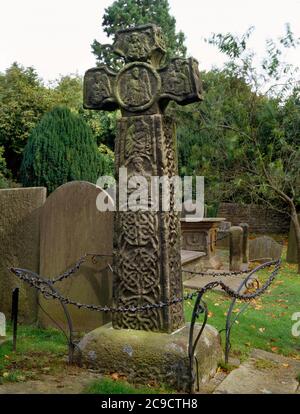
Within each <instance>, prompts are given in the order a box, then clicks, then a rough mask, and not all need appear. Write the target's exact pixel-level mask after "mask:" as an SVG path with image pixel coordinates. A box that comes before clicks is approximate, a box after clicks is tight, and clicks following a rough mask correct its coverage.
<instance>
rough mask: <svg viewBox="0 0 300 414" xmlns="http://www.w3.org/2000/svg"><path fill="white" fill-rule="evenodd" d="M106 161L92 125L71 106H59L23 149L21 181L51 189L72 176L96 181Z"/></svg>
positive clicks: (48, 114) (40, 124)
mask: <svg viewBox="0 0 300 414" xmlns="http://www.w3.org/2000/svg"><path fill="white" fill-rule="evenodd" d="M106 165H107V163H106V162H105V159H104V157H103V155H102V154H101V153H100V152H99V151H98V148H97V144H96V141H95V138H94V136H93V133H92V131H91V129H90V127H89V126H88V125H87V124H86V123H85V121H84V120H83V119H82V118H81V117H80V116H79V115H78V114H75V113H72V112H71V111H70V110H69V109H68V108H65V107H56V108H54V109H53V110H52V111H50V112H48V113H47V114H45V115H44V116H43V118H42V119H41V121H40V122H39V123H38V124H37V126H36V127H35V128H34V129H33V130H32V132H31V134H30V137H29V140H28V143H27V145H26V147H25V150H24V155H23V161H22V166H21V181H22V184H23V185H24V186H45V187H47V189H48V191H49V192H52V191H53V190H55V188H57V187H59V186H60V185H62V184H64V183H66V182H68V181H73V180H84V181H89V182H92V183H96V181H97V179H98V177H99V176H100V175H105V174H106V171H105V169H106V168H107V167H106Z"/></svg>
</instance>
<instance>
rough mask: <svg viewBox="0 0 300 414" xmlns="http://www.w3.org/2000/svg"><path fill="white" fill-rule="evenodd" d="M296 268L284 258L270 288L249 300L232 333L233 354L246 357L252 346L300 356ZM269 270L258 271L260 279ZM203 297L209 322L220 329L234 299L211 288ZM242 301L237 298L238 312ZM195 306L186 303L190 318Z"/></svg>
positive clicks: (299, 280) (299, 289)
mask: <svg viewBox="0 0 300 414" xmlns="http://www.w3.org/2000/svg"><path fill="white" fill-rule="evenodd" d="M296 268H297V267H296V265H290V264H288V263H286V262H285V261H283V263H282V268H281V270H280V271H279V274H278V276H277V278H276V279H275V281H274V282H273V284H272V285H271V287H270V288H269V290H268V291H267V292H265V293H264V294H263V295H262V296H261V297H260V298H259V299H257V300H254V301H252V302H250V304H249V307H248V308H247V310H246V311H245V312H244V313H243V314H242V315H241V316H240V317H239V318H238V320H237V322H236V324H235V326H234V327H233V328H232V333H231V344H232V351H231V355H235V356H240V357H241V358H242V359H244V358H245V357H246V356H247V355H248V354H249V352H250V350H251V348H260V349H263V350H266V351H269V352H276V353H280V354H283V355H288V356H292V357H295V358H297V359H300V338H299V337H293V336H292V333H291V329H292V325H293V324H294V323H295V322H293V321H292V315H293V313H294V312H300V275H298V274H297V273H296ZM267 274H268V271H267V270H264V271H261V272H259V275H260V277H259V280H260V281H262V282H263V280H265V279H266V276H267ZM204 301H205V302H206V303H207V305H208V310H209V319H208V323H209V324H211V325H213V326H215V327H216V328H217V329H218V330H221V329H223V328H224V327H225V321H226V314H227V311H228V307H229V305H230V302H231V299H230V298H228V297H227V296H226V294H224V293H221V292H220V293H219V292H211V291H210V292H208V293H207V294H206V295H205V296H204ZM243 304H244V303H243V302H241V301H237V303H236V306H235V312H237V311H238V309H241V308H242V307H243ZM192 310H193V303H192V301H189V302H188V303H186V306H185V315H186V319H187V320H190V318H191V314H192ZM233 316H234V314H233ZM222 343H223V344H224V333H223V334H222Z"/></svg>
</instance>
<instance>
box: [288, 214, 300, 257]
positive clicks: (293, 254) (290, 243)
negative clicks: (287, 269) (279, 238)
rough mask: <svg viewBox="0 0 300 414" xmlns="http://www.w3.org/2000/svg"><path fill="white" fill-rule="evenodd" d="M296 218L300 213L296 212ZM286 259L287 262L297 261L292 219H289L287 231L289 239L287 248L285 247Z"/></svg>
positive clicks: (299, 218)
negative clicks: (288, 230) (288, 229)
mask: <svg viewBox="0 0 300 414" xmlns="http://www.w3.org/2000/svg"><path fill="white" fill-rule="evenodd" d="M298 220H300V214H298ZM286 261H287V262H288V263H298V253H297V241H296V233H295V229H294V225H293V222H292V221H291V224H290V232H289V241H288V249H287V254H286Z"/></svg>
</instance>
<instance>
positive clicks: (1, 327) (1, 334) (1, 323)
mask: <svg viewBox="0 0 300 414" xmlns="http://www.w3.org/2000/svg"><path fill="white" fill-rule="evenodd" d="M5 338H6V318H5V315H4V313H2V312H0V340H1V339H5Z"/></svg>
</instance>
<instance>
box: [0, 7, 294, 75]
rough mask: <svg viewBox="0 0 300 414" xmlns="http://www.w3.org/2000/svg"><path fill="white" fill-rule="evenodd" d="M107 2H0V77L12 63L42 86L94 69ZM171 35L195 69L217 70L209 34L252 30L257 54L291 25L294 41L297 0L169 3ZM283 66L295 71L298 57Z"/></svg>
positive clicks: (218, 61) (102, 38)
mask: <svg viewBox="0 0 300 414" xmlns="http://www.w3.org/2000/svg"><path fill="white" fill-rule="evenodd" d="M112 3H113V0H0V71H4V70H5V69H6V68H7V67H9V66H10V65H11V63H12V62H14V61H17V62H19V63H21V64H23V65H24V66H33V67H35V68H36V70H37V72H38V74H39V75H40V76H41V77H43V78H44V79H45V80H50V79H52V80H53V79H55V78H57V77H58V76H59V74H67V73H76V72H78V73H79V74H83V73H84V71H85V70H86V69H88V68H90V67H93V66H94V65H95V58H94V56H93V55H92V53H91V48H90V44H91V43H92V41H93V40H94V39H95V38H96V39H97V40H99V41H100V42H107V40H106V37H105V35H104V34H103V33H102V31H101V21H102V16H103V13H104V9H105V8H106V7H108V6H109V5H111V4H112ZM169 3H170V6H171V14H172V15H174V16H175V18H176V21H177V29H178V30H179V29H180V30H182V31H183V32H184V33H185V34H186V45H187V47H188V54H189V55H191V56H194V57H195V58H196V59H198V61H199V62H200V68H201V69H209V68H211V67H212V66H213V65H220V64H221V63H222V57H221V55H220V53H218V52H217V50H216V49H215V48H213V47H212V46H209V45H207V44H205V42H204V38H205V37H208V36H209V35H210V34H211V33H212V32H228V31H230V32H233V33H236V34H242V33H244V32H245V31H246V30H247V28H248V27H249V26H251V25H254V26H255V28H256V30H255V34H254V36H253V41H252V44H251V46H252V47H253V48H255V50H256V51H257V52H258V54H261V53H262V52H263V45H264V41H265V39H266V38H269V37H272V38H276V37H278V36H279V35H281V34H283V32H284V25H285V23H287V22H289V23H290V24H291V27H292V30H293V31H294V33H295V34H296V35H297V36H299V37H300V0H251V1H250V0H209V1H207V0H206V1H202V0H170V1H169ZM288 59H289V61H291V62H292V63H294V64H297V65H299V66H300V53H299V51H297V52H296V51H293V52H291V53H290V54H289V56H288Z"/></svg>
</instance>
